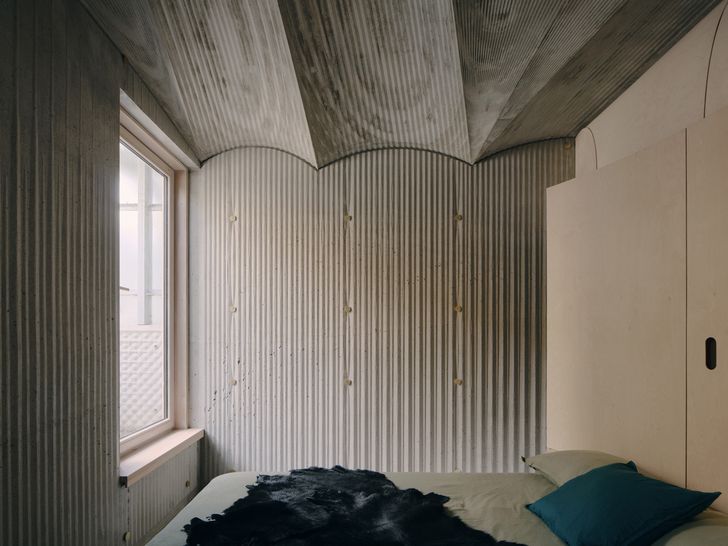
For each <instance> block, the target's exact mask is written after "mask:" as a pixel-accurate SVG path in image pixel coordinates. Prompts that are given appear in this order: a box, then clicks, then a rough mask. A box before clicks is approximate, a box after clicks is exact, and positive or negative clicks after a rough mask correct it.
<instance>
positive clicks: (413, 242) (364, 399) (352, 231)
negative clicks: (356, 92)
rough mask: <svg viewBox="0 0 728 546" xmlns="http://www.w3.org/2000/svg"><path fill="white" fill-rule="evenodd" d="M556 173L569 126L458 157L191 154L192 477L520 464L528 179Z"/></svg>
mask: <svg viewBox="0 0 728 546" xmlns="http://www.w3.org/2000/svg"><path fill="white" fill-rule="evenodd" d="M573 174H574V171H573V140H571V139H563V140H554V141H547V142H542V143H537V144H533V145H529V146H524V147H522V148H519V149H514V150H511V151H509V152H506V153H503V154H500V155H498V156H495V157H493V158H490V159H488V160H486V161H484V162H481V163H479V164H477V165H475V166H473V167H471V166H469V165H467V164H465V163H463V162H460V161H457V160H454V159H452V158H448V157H446V156H442V155H438V154H434V153H431V152H424V151H416V150H389V151H377V152H367V153H363V154H360V155H356V156H353V157H350V158H347V159H345V160H342V161H338V162H336V163H334V164H332V165H330V166H328V167H326V168H324V169H322V170H320V171H315V170H313V169H312V168H311V167H309V166H308V165H307V164H305V163H304V162H303V161H301V160H299V159H297V158H295V157H293V156H291V155H288V154H285V153H282V152H277V151H274V150H269V149H260V148H258V149H255V148H252V149H243V150H236V151H232V152H227V153H224V154H221V155H219V156H216V157H215V158H213V159H211V160H210V161H208V162H206V163H205V164H204V166H203V168H202V169H201V170H200V171H199V172H198V173H194V174H193V177H192V181H191V219H190V222H191V230H190V231H191V243H190V244H191V247H190V256H191V263H190V278H191V288H190V298H191V347H190V374H191V380H190V383H191V386H192V392H191V397H192V416H191V418H192V426H197V427H204V428H205V431H206V438H205V442H206V451H205V461H204V465H205V479H209V478H211V477H213V476H215V475H217V474H219V473H221V472H225V471H228V470H256V471H261V472H274V471H287V470H289V469H291V468H300V467H306V466H309V465H323V466H331V465H333V464H342V465H346V466H349V467H365V468H372V469H378V470H383V471H427V472H451V471H457V470H461V471H470V472H484V471H489V472H490V471H514V470H523V469H524V467H523V465H522V463H521V462H520V456H521V455H529V454H533V453H536V452H538V451H540V450H541V449H543V447H544V385H545V383H544V379H545V375H544V374H545V362H544V349H545V347H544V334H545V330H544V326H545V323H544V317H545V276H544V273H545V272H544V198H545V189H546V187H547V186H550V185H552V184H556V183H559V182H561V181H563V180H566V179H568V178H571V177H572V176H573ZM459 215H461V216H459Z"/></svg>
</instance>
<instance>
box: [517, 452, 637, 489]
mask: <svg viewBox="0 0 728 546" xmlns="http://www.w3.org/2000/svg"><path fill="white" fill-rule="evenodd" d="M523 462H525V463H526V464H527V465H528V466H530V467H531V468H533V469H534V470H535V471H537V472H540V473H541V474H543V475H544V476H545V477H546V478H548V479H549V480H550V481H551V482H553V483H555V484H556V485H558V486H559V487H561V486H562V485H564V484H565V483H566V482H568V481H569V480H571V479H573V478H576V477H577V476H581V475H582V474H586V473H587V472H589V471H590V470H593V469H595V468H599V467H600V466H607V465H608V464H612V463H626V462H627V460H626V459H622V458H621V457H616V456H615V455H610V454H609V453H604V452H602V451H583V450H564V451H549V452H547V453H541V454H540V455H534V456H533V457H528V458H524V459H523Z"/></svg>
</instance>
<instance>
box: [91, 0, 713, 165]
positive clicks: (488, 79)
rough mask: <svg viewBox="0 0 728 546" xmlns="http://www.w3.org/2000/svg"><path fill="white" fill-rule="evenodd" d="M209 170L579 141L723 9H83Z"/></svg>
mask: <svg viewBox="0 0 728 546" xmlns="http://www.w3.org/2000/svg"><path fill="white" fill-rule="evenodd" d="M82 1H83V2H84V4H85V5H86V6H87V8H88V9H89V11H90V12H91V14H92V15H93V16H94V17H95V18H96V20H97V21H98V22H99V23H100V24H101V25H102V27H103V28H104V29H105V30H106V32H107V33H108V34H109V36H110V37H111V38H112V40H114V41H115V42H116V44H117V45H118V47H119V49H120V50H121V51H122V52H123V53H124V54H125V55H126V57H127V58H128V60H129V62H130V63H131V64H132V66H133V67H134V68H135V69H136V71H137V72H138V73H139V74H140V75H141V77H142V78H143V79H144V81H145V82H146V83H147V85H148V86H149V87H150V89H151V90H152V91H153V92H154V93H155V95H156V96H157V98H158V99H159V101H160V102H161V104H162V106H163V107H164V108H165V109H166V110H167V113H168V114H169V116H170V117H171V118H172V119H173V121H174V122H175V123H176V124H177V127H178V128H179V130H180V132H181V133H182V134H183V135H184V136H185V138H186V139H187V141H188V143H189V144H190V145H191V146H192V148H193V149H194V150H195V152H196V153H197V154H198V156H199V158H200V159H202V160H205V159H207V158H209V157H211V156H213V155H216V154H218V153H220V152H222V151H225V150H228V149H232V148H237V147H243V146H270V147H274V148H279V149H282V150H285V151H287V152H290V153H292V154H295V155H297V156H298V157H300V158H302V159H304V160H305V161H307V162H309V163H311V164H312V165H315V166H322V165H325V164H327V163H330V162H332V161H335V160H337V159H340V158H342V157H345V156H347V155H349V154H352V153H356V152H360V151H364V150H370V149H376V148H384V147H412V148H423V149H428V150H433V151H436V152H441V153H444V154H448V155H451V156H454V157H457V158H459V159H462V160H464V161H467V162H475V161H477V160H479V159H481V158H483V157H485V156H487V155H490V154H492V153H494V152H497V151H499V150H503V149H505V148H509V147H512V146H515V145H518V144H523V143H526V142H531V141H534V140H541V139H545V138H553V137H562V136H573V135H575V134H576V133H577V132H578V130H579V129H581V128H582V127H583V126H584V125H586V124H587V123H588V122H589V121H591V120H592V119H593V118H594V117H595V116H596V115H597V114H598V113H599V112H600V111H601V110H603V109H604V108H605V107H606V106H607V105H608V104H609V103H610V102H611V101H612V100H614V99H615V98H616V97H617V96H618V95H619V93H621V92H622V91H623V90H624V89H625V88H626V87H627V86H629V85H630V84H631V83H632V82H633V81H634V80H635V79H637V77H639V76H640V75H641V74H642V73H643V72H644V71H645V70H646V69H647V68H649V66H651V65H652V63H654V61H656V60H657V59H658V58H659V57H660V56H661V55H662V54H663V53H664V52H665V51H666V50H667V49H668V48H669V47H670V46H671V45H672V44H674V43H675V42H676V41H677V40H678V39H679V38H680V37H681V36H682V35H683V34H685V32H687V31H688V30H689V29H690V28H691V27H692V26H693V25H694V24H695V23H696V22H697V21H699V20H700V19H701V18H702V17H703V16H704V15H706V14H707V13H708V11H709V10H710V9H711V8H713V7H714V6H715V5H716V4H718V3H719V1H720V0H690V1H685V0H483V1H473V0H279V1H278V2H276V1H275V0H82Z"/></svg>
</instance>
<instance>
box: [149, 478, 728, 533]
mask: <svg viewBox="0 0 728 546" xmlns="http://www.w3.org/2000/svg"><path fill="white" fill-rule="evenodd" d="M257 475H258V473H256V472H232V473H230V474H223V475H222V476H218V477H217V478H215V479H213V480H212V481H211V482H210V483H209V484H208V485H207V486H206V487H205V488H204V489H203V490H202V491H200V493H199V494H198V495H197V496H196V497H195V498H194V499H193V500H192V501H191V502H190V503H189V504H188V505H187V506H185V507H184V508H183V509H182V510H181V511H180V512H179V514H177V516H175V517H174V519H172V521H171V522H170V523H169V524H168V525H167V526H166V527H165V528H164V529H162V531H161V532H160V533H159V534H157V535H156V536H155V537H154V538H153V539H152V540H151V542H149V545H151V546H181V545H183V544H185V541H186V540H187V535H186V534H185V533H184V531H182V527H183V526H184V525H185V524H187V523H189V521H190V520H191V519H192V518H193V517H198V518H202V519H205V518H207V517H208V516H210V515H211V514H214V513H220V512H222V511H223V510H224V509H225V508H227V507H228V506H230V505H232V504H233V502H235V501H236V500H237V499H239V498H240V497H243V496H245V494H246V488H245V486H246V485H250V484H253V483H255V479H256V477H257ZM386 475H387V477H388V478H389V479H390V480H392V481H393V482H394V483H395V484H396V485H397V486H398V487H400V488H402V489H405V488H410V487H413V488H415V489H419V490H420V491H422V492H423V493H429V492H436V493H439V494H441V495H446V496H448V497H450V501H449V502H448V503H447V504H446V506H447V507H448V508H449V509H450V511H451V512H452V513H453V514H455V515H457V516H458V517H460V518H461V519H462V520H463V521H464V522H465V523H467V524H468V525H470V526H471V527H473V528H475V529H480V530H482V531H486V532H487V533H490V534H491V535H493V536H494V537H495V538H497V539H498V540H509V541H512V542H520V543H522V544H527V545H528V546H564V543H563V542H562V541H561V540H560V539H559V538H557V537H556V536H555V535H554V534H553V533H551V531H550V530H549V529H548V528H547V527H546V526H545V525H544V524H543V522H542V521H541V520H540V519H539V518H538V517H536V516H535V515H533V514H532V513H531V512H529V511H528V509H527V508H526V507H525V505H526V504H528V503H531V502H534V501H536V500H538V499H540V498H541V497H543V496H544V495H546V494H547V493H549V492H551V491H553V490H554V489H555V488H556V486H555V485H553V484H552V483H551V482H549V481H548V480H547V479H546V478H544V477H543V476H541V475H539V474H466V473H451V474H437V473H420V472H391V473H387V474H386ZM726 544H728V516H725V515H723V514H720V513H718V512H715V511H713V510H707V511H706V512H705V513H703V514H701V515H700V516H698V517H697V518H696V519H695V520H693V521H691V522H689V523H687V524H686V525H683V526H682V527H680V528H678V529H676V530H675V531H673V532H672V533H670V534H668V535H666V536H665V537H663V538H662V539H660V540H659V541H658V542H657V543H656V545H655V546H698V545H701V546H718V545H722V546H725V545H726Z"/></svg>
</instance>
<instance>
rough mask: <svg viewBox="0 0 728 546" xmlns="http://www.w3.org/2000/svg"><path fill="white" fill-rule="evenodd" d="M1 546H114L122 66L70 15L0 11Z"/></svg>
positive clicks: (53, 10) (119, 506) (51, 7)
mask: <svg viewBox="0 0 728 546" xmlns="http://www.w3.org/2000/svg"><path fill="white" fill-rule="evenodd" d="M0 52H1V53H0V55H2V62H0V123H1V125H2V127H3V129H2V130H1V131H0V177H1V179H0V234H1V236H0V309H2V312H1V313H0V363H1V365H0V404H1V410H0V492H1V493H0V494H1V495H2V497H1V499H2V502H1V503H0V543H2V544H12V545H25V544H27V545H34V546H35V545H46V544H74V545H93V546H95V545H99V544H114V543H119V542H120V541H121V536H122V528H123V525H124V520H125V504H123V503H122V491H121V489H120V487H119V483H118V479H119V477H118V463H119V459H118V435H119V413H118V412H119V410H118V390H119V383H118V356H117V350H118V349H117V345H118V339H117V327H116V320H115V319H116V313H117V294H118V280H117V272H116V262H117V252H118V251H117V233H116V226H115V222H116V217H117V210H116V207H117V205H116V203H117V192H118V189H117V178H118V161H119V159H118V146H119V144H118V138H119V81H120V75H121V68H122V64H121V56H120V55H119V53H118V52H117V51H116V48H115V47H114V46H113V45H112V43H111V42H110V41H109V40H108V38H107V37H106V36H105V35H104V34H103V32H101V30H100V29H98V28H97V27H96V26H95V25H94V24H93V21H92V20H91V19H90V17H89V16H88V14H86V12H85V11H84V10H83V8H82V7H80V6H79V5H78V4H77V3H76V2H67V1H65V0H60V1H48V0H35V1H30V0H29V1H24V2H20V1H10V2H3V3H2V4H0Z"/></svg>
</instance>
